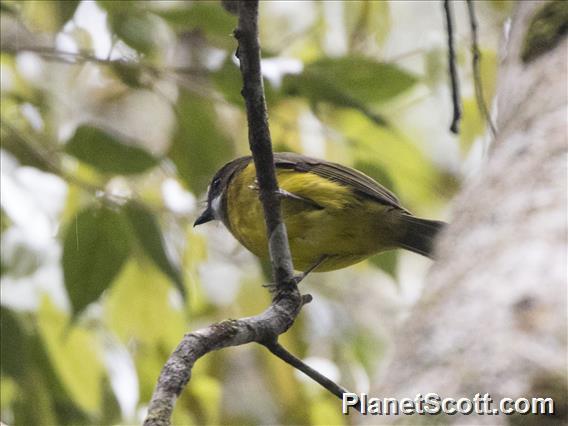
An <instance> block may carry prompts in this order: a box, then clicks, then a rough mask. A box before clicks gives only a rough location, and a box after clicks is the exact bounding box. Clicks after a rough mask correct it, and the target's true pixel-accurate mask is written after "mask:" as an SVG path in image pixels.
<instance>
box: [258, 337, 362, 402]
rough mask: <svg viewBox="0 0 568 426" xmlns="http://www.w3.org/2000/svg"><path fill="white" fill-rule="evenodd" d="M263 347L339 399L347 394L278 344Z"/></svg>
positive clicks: (346, 391) (273, 343)
mask: <svg viewBox="0 0 568 426" xmlns="http://www.w3.org/2000/svg"><path fill="white" fill-rule="evenodd" d="M263 345H264V346H265V347H266V348H267V349H268V350H269V351H270V352H272V353H273V354H274V355H276V356H277V357H278V358H280V359H281V360H282V361H284V362H285V363H287V364H290V365H291V366H292V367H294V368H295V369H297V370H300V371H301V372H302V373H304V374H305V375H306V376H308V377H309V378H311V379H312V380H314V381H315V382H317V383H319V384H320V385H322V386H323V387H324V388H326V389H327V390H328V391H330V392H331V393H332V394H334V395H335V396H337V397H338V398H339V399H343V394H344V393H349V391H348V390H347V389H345V388H343V387H342V386H339V385H338V384H337V383H335V382H334V381H333V380H330V379H328V378H327V377H325V376H324V375H323V374H321V373H318V372H317V371H316V370H314V369H313V368H312V367H310V366H309V365H307V364H305V363H304V362H303V361H302V360H301V359H299V358H297V357H296V356H294V355H293V354H291V353H290V352H288V351H287V350H286V349H285V348H284V347H283V346H282V345H281V344H280V343H278V342H276V341H274V342H270V343H263ZM355 409H356V410H357V411H359V412H361V408H360V407H358V406H355Z"/></svg>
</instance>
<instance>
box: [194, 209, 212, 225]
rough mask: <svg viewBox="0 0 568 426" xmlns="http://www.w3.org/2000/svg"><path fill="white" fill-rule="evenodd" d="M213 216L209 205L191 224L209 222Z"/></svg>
mask: <svg viewBox="0 0 568 426" xmlns="http://www.w3.org/2000/svg"><path fill="white" fill-rule="evenodd" d="M213 219H215V217H214V216H213V210H212V209H211V207H207V208H206V209H205V211H204V212H203V213H201V216H199V217H198V218H197V220H196V221H195V222H194V223H193V226H197V225H201V224H203V223H207V222H211V221H212V220H213Z"/></svg>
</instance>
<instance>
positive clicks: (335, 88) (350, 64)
mask: <svg viewBox="0 0 568 426" xmlns="http://www.w3.org/2000/svg"><path fill="white" fill-rule="evenodd" d="M417 81H418V79H417V77H416V76H414V75H413V74H410V73H408V72H407V71H404V70H403V69H401V68H399V67H397V66H396V65H392V64H386V63H380V62H376V61H374V60H372V59H368V58H364V57H358V56H346V57H342V58H325V59H321V60H319V61H316V62H313V63H311V64H307V65H306V66H305V68H304V70H303V72H302V73H301V74H294V75H287V76H286V77H284V80H283V85H282V90H283V91H284V93H286V94H288V95H292V96H294V95H296V96H304V97H306V98H308V99H309V100H311V101H312V102H328V103H332V104H335V105H337V106H342V107H349V108H355V109H362V110H364V105H367V104H380V103H383V102H386V101H388V100H390V99H392V98H393V97H395V96H397V95H399V94H401V93H403V92H404V91H406V90H408V89H409V88H411V87H412V86H413V85H414V84H415V83H416V82H417ZM363 112H365V111H363Z"/></svg>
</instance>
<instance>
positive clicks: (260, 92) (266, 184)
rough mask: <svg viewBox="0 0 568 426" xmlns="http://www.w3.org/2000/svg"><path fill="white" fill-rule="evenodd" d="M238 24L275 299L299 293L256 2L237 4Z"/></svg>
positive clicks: (239, 54) (248, 120)
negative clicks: (280, 186) (274, 147)
mask: <svg viewBox="0 0 568 426" xmlns="http://www.w3.org/2000/svg"><path fill="white" fill-rule="evenodd" d="M238 11H239V24H238V27H237V29H236V30H235V32H234V35H235V38H236V39H237V41H238V42H239V47H238V50H237V57H238V58H239V63H240V68H241V73H242V75H243V90H242V92H241V93H242V95H243V97H244V99H245V105H246V110H247V122H248V128H249V133H248V136H249V145H250V150H251V152H252V156H253V160H254V165H255V167H256V176H257V179H258V186H259V197H260V201H261V203H262V206H263V208H264V217H265V221H266V229H267V233H266V235H268V249H269V253H270V259H271V262H272V274H273V278H274V281H275V284H276V297H278V293H279V292H280V290H284V289H291V290H293V291H295V292H296V293H298V295H299V292H298V290H297V288H295V289H294V287H296V285H295V283H293V278H294V268H293V265H292V257H291V256H290V248H289V246H288V236H287V233H286V226H285V225H284V223H283V221H282V214H281V211H280V197H279V196H278V182H277V181H276V171H275V169H274V155H273V153H272V142H271V139H270V130H269V128H268V113H267V109H266V101H265V99H264V86H263V80H262V74H261V70H260V44H259V41H258V1H240V2H239V9H238Z"/></svg>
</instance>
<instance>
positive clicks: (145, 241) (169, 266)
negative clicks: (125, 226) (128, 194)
mask: <svg viewBox="0 0 568 426" xmlns="http://www.w3.org/2000/svg"><path fill="white" fill-rule="evenodd" d="M124 211H125V213H126V217H127V218H128V220H129V222H130V224H131V225H132V229H133V230H134V234H135V235H136V238H137V239H138V242H139V243H140V245H141V246H142V248H143V249H144V252H145V253H146V254H147V255H148V257H149V258H150V259H152V261H153V262H154V263H155V264H156V266H157V267H158V268H160V270H161V271H162V272H163V273H164V274H166V275H167V276H168V277H169V278H170V279H171V280H172V281H173V282H174V284H175V285H176V287H177V288H178V290H179V291H180V292H181V294H182V296H183V297H184V298H185V285H184V282H183V276H182V273H181V271H180V270H179V268H178V267H177V265H176V264H175V262H174V261H173V260H172V259H171V258H170V256H169V255H168V252H167V250H166V245H165V242H164V237H163V236H162V231H161V230H160V225H159V224H158V221H157V220H156V218H155V217H154V215H153V214H152V213H151V212H149V211H148V210H147V209H146V208H145V207H143V206H142V205H141V204H139V203H137V202H135V201H130V202H128V203H127V204H126V205H125V206H124Z"/></svg>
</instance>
